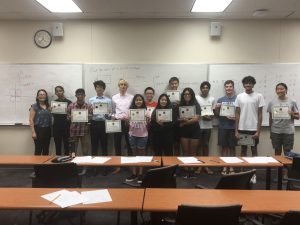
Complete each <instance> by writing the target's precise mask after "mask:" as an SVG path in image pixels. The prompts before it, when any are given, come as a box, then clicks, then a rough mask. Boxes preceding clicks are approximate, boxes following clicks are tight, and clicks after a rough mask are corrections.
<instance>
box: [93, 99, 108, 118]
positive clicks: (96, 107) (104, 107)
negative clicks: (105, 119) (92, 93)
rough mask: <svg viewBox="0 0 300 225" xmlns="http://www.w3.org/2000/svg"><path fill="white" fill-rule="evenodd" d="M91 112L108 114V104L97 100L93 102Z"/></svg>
mask: <svg viewBox="0 0 300 225" xmlns="http://www.w3.org/2000/svg"><path fill="white" fill-rule="evenodd" d="M93 114H94V115H104V114H108V104H107V103H102V102H97V103H94V104H93Z"/></svg>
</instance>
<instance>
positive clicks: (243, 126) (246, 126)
mask: <svg viewBox="0 0 300 225" xmlns="http://www.w3.org/2000/svg"><path fill="white" fill-rule="evenodd" d="M234 105H235V106H236V107H239V108H240V121H239V127H238V129H239V130H249V131H256V130H257V121H258V108H260V107H264V106H265V100H264V97H263V96H262V94H260V93H257V92H252V93H251V94H247V93H246V92H243V93H241V94H238V96H237V97H236V100H235V103H234Z"/></svg>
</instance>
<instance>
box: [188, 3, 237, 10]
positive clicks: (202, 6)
mask: <svg viewBox="0 0 300 225" xmlns="http://www.w3.org/2000/svg"><path fill="white" fill-rule="evenodd" d="M231 2H232V0H196V1H195V3H194V6H193V8H192V12H223V11H224V10H225V9H226V8H227V6H228V5H229V4H230V3H231Z"/></svg>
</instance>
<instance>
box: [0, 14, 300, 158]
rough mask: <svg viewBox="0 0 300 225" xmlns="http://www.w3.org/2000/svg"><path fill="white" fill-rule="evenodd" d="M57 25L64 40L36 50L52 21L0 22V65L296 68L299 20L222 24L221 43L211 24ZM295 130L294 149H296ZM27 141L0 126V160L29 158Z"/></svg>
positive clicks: (266, 149) (263, 147)
mask: <svg viewBox="0 0 300 225" xmlns="http://www.w3.org/2000/svg"><path fill="white" fill-rule="evenodd" d="M59 22H63V25H64V37H63V38H58V39H54V40H53V43H52V45H51V46H50V47H49V48H47V49H40V48H37V47H36V46H35V44H34V42H33V35H34V33H35V32H36V31H37V30H38V29H47V30H49V31H50V30H51V25H52V21H42V22H40V21H0V30H1V32H0V52H1V54H0V63H289V62H297V63H299V62H300V45H299V40H300V26H299V25H300V21H299V20H292V21H289V20H284V21H281V20H265V21H264V20H263V21H259V20H251V21H250V20H237V21H235V20H230V21H229V20H228V21H221V23H222V25H223V33H222V37H221V39H220V40H212V39H211V38H210V37H209V25H210V22H211V21H206V20H179V19H178V20H92V21H59ZM0 79H1V78H0ZM215 97H219V96H215ZM33 101H34V100H33ZM299 129H300V128H297V129H296V136H295V149H300V141H298V140H297V139H298V137H300V134H299ZM30 135H31V133H30V130H29V128H28V127H14V126H0V143H1V150H0V154H32V153H33V149H34V146H33V142H32V140H31V136H30ZM216 140H217V132H216V129H214V131H213V136H212V140H211V152H212V154H218V153H219V150H218V147H217V144H216ZM52 149H53V145H52ZM259 152H261V154H262V155H271V154H272V153H273V151H272V148H271V144H270V139H269V130H268V128H264V129H263V132H262V135H261V143H260V145H259Z"/></svg>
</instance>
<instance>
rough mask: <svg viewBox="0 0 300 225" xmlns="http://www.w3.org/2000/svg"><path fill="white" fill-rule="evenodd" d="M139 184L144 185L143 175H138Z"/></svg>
mask: <svg viewBox="0 0 300 225" xmlns="http://www.w3.org/2000/svg"><path fill="white" fill-rule="evenodd" d="M137 183H138V184H141V183H143V175H138V178H137Z"/></svg>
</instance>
